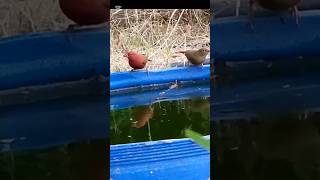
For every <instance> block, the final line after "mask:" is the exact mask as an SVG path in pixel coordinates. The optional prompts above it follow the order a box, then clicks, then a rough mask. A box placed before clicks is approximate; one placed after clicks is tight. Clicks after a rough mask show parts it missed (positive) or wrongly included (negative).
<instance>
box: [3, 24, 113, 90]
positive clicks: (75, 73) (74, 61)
mask: <svg viewBox="0 0 320 180" xmlns="http://www.w3.org/2000/svg"><path fill="white" fill-rule="evenodd" d="M108 40H109V31H108V30H107V29H106V28H90V29H89V28H88V29H82V30H74V31H62V32H44V33H32V34H27V35H21V36H16V37H10V38H3V39H1V40H0V54H1V58H0V90H2V89H11V88H17V87H22V86H31V85H43V84H50V83H54V82H61V81H74V80H79V79H85V78H89V77H93V76H99V75H103V76H106V75H107V71H106V69H108V68H109V63H108V56H109V51H108V49H109V43H107V42H108Z"/></svg>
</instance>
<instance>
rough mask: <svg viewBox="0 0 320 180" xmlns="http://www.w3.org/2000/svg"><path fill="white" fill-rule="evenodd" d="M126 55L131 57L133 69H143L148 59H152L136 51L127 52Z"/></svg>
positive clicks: (130, 63) (130, 62) (130, 61)
mask: <svg viewBox="0 0 320 180" xmlns="http://www.w3.org/2000/svg"><path fill="white" fill-rule="evenodd" d="M124 57H127V58H128V59H129V65H130V67H132V68H133V70H137V69H143V68H144V67H145V66H146V64H147V62H148V61H151V60H150V59H148V58H147V57H146V56H144V55H142V54H139V53H137V52H134V51H129V52H127V53H126V54H125V55H124Z"/></svg>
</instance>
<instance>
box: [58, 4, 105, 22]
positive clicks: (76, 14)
mask: <svg viewBox="0 0 320 180" xmlns="http://www.w3.org/2000/svg"><path fill="white" fill-rule="evenodd" d="M59 4H60V8H61V10H62V12H63V13H64V14H65V15H66V16H67V17H68V18H69V19H71V20H72V21H74V22H75V23H77V24H78V25H96V24H100V23H103V22H106V21H107V20H108V19H109V10H108V8H109V5H108V1H106V0H59Z"/></svg>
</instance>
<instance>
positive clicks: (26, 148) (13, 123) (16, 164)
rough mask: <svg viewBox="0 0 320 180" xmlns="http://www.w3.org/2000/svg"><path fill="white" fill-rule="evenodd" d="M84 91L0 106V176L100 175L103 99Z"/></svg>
mask: <svg viewBox="0 0 320 180" xmlns="http://www.w3.org/2000/svg"><path fill="white" fill-rule="evenodd" d="M77 87H78V86H77ZM92 88H94V87H92ZM81 90H83V89H79V91H81ZM84 94H85V95H79V96H78V95H73V96H65V97H63V98H55V99H53V100H41V99H37V101H36V102H32V103H26V102H23V103H21V104H19V103H18V104H16V105H9V106H2V107H1V108H0V117H1V118H0V180H45V179H49V180H50V179H52V180H60V179H61V180H92V179H95V180H105V179H106V174H107V170H108V169H109V167H108V166H107V165H108V160H107V159H108V152H107V151H108V141H109V140H108V130H109V121H108V116H107V115H108V113H107V111H106V101H105V99H106V97H104V96H102V95H99V94H98V95H97V94H94V93H92V94H89V93H84ZM17 100H19V98H17Z"/></svg>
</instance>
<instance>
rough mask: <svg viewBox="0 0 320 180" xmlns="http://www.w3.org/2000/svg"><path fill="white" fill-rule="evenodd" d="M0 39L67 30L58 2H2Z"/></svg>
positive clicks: (50, 0) (6, 0)
mask: <svg viewBox="0 0 320 180" xmlns="http://www.w3.org/2000/svg"><path fill="white" fill-rule="evenodd" d="M0 17H1V18H0V37H8V36H14V35H19V34H25V33H29V32H40V31H56V30H62V29H65V28H66V27H67V26H68V25H69V24H71V23H72V22H71V21H70V20H68V19H67V18H66V17H65V16H64V14H63V13H62V11H61V10H60V7H59V2H58V0H0Z"/></svg>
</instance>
